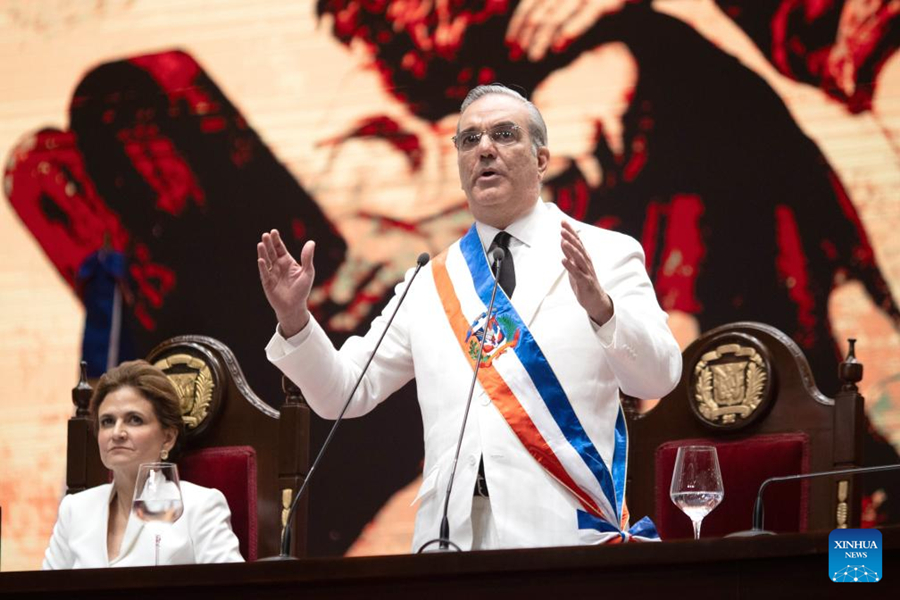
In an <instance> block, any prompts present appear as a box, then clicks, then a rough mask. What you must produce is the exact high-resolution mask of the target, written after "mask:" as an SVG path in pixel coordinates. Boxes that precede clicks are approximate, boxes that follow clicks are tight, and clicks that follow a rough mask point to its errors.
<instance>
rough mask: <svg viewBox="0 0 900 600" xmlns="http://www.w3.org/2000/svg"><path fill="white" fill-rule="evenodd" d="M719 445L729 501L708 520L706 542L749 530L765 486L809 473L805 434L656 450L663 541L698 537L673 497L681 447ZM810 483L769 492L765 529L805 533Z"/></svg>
mask: <svg viewBox="0 0 900 600" xmlns="http://www.w3.org/2000/svg"><path fill="white" fill-rule="evenodd" d="M690 445H708V446H715V447H716V452H717V454H718V456H719V468H720V469H721V471H722V482H723V484H724V486H725V499H724V500H723V501H722V503H721V504H720V505H719V506H718V507H717V508H716V509H715V510H714V511H713V512H711V513H710V514H709V516H708V517H706V518H705V519H704V520H703V526H702V528H701V537H704V538H707V537H720V536H723V535H726V534H728V533H733V532H735V531H742V530H745V529H750V527H751V525H752V518H753V504H754V501H755V500H756V494H757V491H758V490H759V486H760V484H761V483H762V482H763V481H765V480H766V479H768V478H769V477H777V476H781V475H794V474H797V473H806V472H808V471H809V438H808V436H807V435H806V434H805V433H801V432H796V433H782V434H771V435H760V436H756V437H753V438H748V439H744V440H740V441H735V442H722V441H716V440H712V439H690V440H675V441H671V442H666V443H664V444H662V445H660V446H659V447H658V448H657V450H656V459H655V462H656V486H655V494H656V509H657V512H656V516H655V519H654V520H655V522H656V527H657V530H658V531H659V534H660V537H661V538H662V539H664V540H666V539H678V538H690V537H692V536H693V530H692V527H691V521H690V519H688V517H687V515H685V514H684V513H683V512H681V510H679V509H678V507H677V506H675V505H674V504H673V503H672V501H671V499H670V498H669V487H670V485H671V483H672V471H673V469H674V467H675V456H676V454H677V452H678V448H679V447H681V446H690ZM808 496H809V482H808V481H805V482H802V483H801V482H793V481H792V482H784V483H778V484H773V485H771V486H769V487H768V488H767V489H766V493H765V508H766V511H765V528H766V529H768V530H769V531H775V532H791V531H806V528H807V515H808V507H807V503H808V501H809V500H808Z"/></svg>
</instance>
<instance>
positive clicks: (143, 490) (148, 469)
mask: <svg viewBox="0 0 900 600" xmlns="http://www.w3.org/2000/svg"><path fill="white" fill-rule="evenodd" d="M132 512H134V514H135V516H136V517H137V518H138V519H140V520H142V521H144V522H146V523H147V524H152V525H153V526H155V527H157V528H160V527H162V526H164V525H171V524H172V523H174V522H175V521H177V520H178V518H179V517H181V514H182V513H183V512H184V502H183V501H182V499H181V486H180V484H179V482H178V465H176V464H174V463H168V462H155V463H144V464H142V465H141V466H140V467H138V475H137V481H135V484H134V504H133V509H132ZM155 538H156V560H155V564H156V566H159V542H160V540H161V539H162V530H161V529H157V530H156V536H155Z"/></svg>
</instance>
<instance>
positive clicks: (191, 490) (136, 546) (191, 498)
mask: <svg viewBox="0 0 900 600" xmlns="http://www.w3.org/2000/svg"><path fill="white" fill-rule="evenodd" d="M112 493H113V487H112V484H109V483H107V484H104V485H98V486H97V487H93V488H91V489H88V490H84V491H83V492H79V493H77V494H70V495H67V496H65V497H63V499H62V502H61V503H60V505H59V516H58V517H57V520H56V525H55V526H54V527H53V536H52V537H51V538H50V545H49V546H48V547H47V551H46V552H45V553H44V564H43V567H42V568H43V569H45V570H48V569H90V568H98V567H141V566H152V565H153V564H154V561H155V552H156V550H155V548H156V546H155V531H154V527H153V526H148V525H146V524H145V523H144V522H143V521H141V520H140V519H138V518H137V517H136V516H134V514H131V515H130V516H129V518H128V525H127V526H126V528H125V535H124V536H123V538H122V546H121V548H120V550H119V555H118V556H117V557H116V558H115V560H112V561H110V560H109V556H108V554H107V550H106V547H107V544H106V541H107V540H106V538H107V527H108V523H109V503H110V500H111V496H112ZM181 494H182V497H183V499H184V513H183V514H182V515H181V518H180V519H178V520H177V521H176V522H175V523H174V524H172V525H170V526H163V527H161V528H160V529H161V532H162V533H161V536H162V537H161V540H160V557H159V564H161V565H184V564H195V563H220V562H243V560H244V559H243V557H242V556H241V553H240V551H239V550H238V539H237V536H236V535H234V532H233V531H232V530H231V511H230V510H229V509H228V503H227V502H226V501H225V496H223V495H222V492H220V491H219V490H216V489H212V488H205V487H201V486H199V485H194V484H192V483H190V482H187V481H182V482H181Z"/></svg>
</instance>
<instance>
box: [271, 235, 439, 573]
mask: <svg viewBox="0 0 900 600" xmlns="http://www.w3.org/2000/svg"><path fill="white" fill-rule="evenodd" d="M429 260H431V257H430V256H429V255H428V253H427V252H423V253H422V254H420V255H419V256H418V258H416V270H415V271H414V272H413V274H412V277H410V278H409V283H407V284H406V288H404V290H403V293H402V294H401V295H400V300H398V301H397V306H395V307H394V312H392V313H391V317H390V318H389V319H388V322H387V325H385V326H384V331H382V332H381V336H380V337H379V338H378V341H377V342H376V343H375V347H374V348H372V353H371V354H370V355H369V360H368V361H366V364H365V365H364V366H363V368H362V371H360V372H359V377H357V378H356V383H355V384H354V385H353V389H352V390H350V394H349V395H348V396H347V401H346V402H344V407H343V408H342V409H341V412H340V414H339V415H338V417H337V419H335V421H334V425H332V427H331V431H329V432H328V437H326V438H325V442H324V443H323V444H322V448H321V449H320V450H319V454H318V455H316V459H315V460H314V461H313V464H312V467H310V469H309V473H307V474H306V479H304V480H303V485H301V486H300V491H298V492H297V496H296V497H295V498H294V501H293V502H292V503H291V508H290V510H289V511H288V516H287V519H286V520H285V526H284V530H283V531H282V532H281V554H279V555H278V556H270V557H267V558H262V559H260V560H261V561H277V560H297V558H295V557H294V556H291V527H292V526H293V524H294V515H295V514H296V512H297V505H298V504H299V502H300V498H302V497H303V492H305V491H306V488H307V487H308V486H309V481H310V480H311V479H312V476H313V473H315V472H316V467H317V466H319V462H320V461H321V460H322V457H323V456H325V451H326V450H327V449H328V445H329V444H330V443H331V439H332V438H333V437H334V434H335V432H336V431H337V428H338V425H340V424H341V421H342V420H343V418H344V413H346V412H347V409H348V408H350V401H351V400H353V396H354V394H356V390H357V388H359V384H360V383H362V379H363V376H364V375H365V374H366V371H368V370H369V365H370V364H372V360H373V359H374V358H375V353H376V352H378V347H379V346H381V341H382V340H383V339H384V336H385V335H387V332H388V329H390V328H391V323H393V322H394V317H396V316H397V312H398V311H399V310H400V305H401V304H403V300H404V299H405V298H406V294H407V292H409V288H410V287H411V286H412V282H413V281H414V280H415V278H416V275H418V274H419V271H420V270H421V269H422V267H424V266H425V265H427V264H428V261H429Z"/></svg>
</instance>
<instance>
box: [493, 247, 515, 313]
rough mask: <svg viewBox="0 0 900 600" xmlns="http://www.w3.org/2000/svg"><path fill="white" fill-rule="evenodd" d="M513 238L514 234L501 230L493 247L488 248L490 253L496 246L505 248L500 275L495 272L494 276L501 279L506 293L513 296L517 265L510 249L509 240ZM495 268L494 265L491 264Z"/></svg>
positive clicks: (501, 284)
mask: <svg viewBox="0 0 900 600" xmlns="http://www.w3.org/2000/svg"><path fill="white" fill-rule="evenodd" d="M510 239H512V236H511V235H509V234H508V233H506V232H505V231H501V232H499V233H498V234H497V235H495V236H494V241H493V242H491V247H490V248H488V254H490V252H491V250H493V249H494V248H503V254H504V256H503V262H501V263H500V275H499V276H498V275H497V274H496V273H494V276H496V277H497V279H499V280H500V287H501V288H503V291H504V292H506V295H507V296H508V297H510V298H512V295H513V292H514V291H515V289H516V266H515V265H514V264H513V257H512V252H510V251H509V240H510ZM491 268H492V269H493V268H494V266H493V265H491Z"/></svg>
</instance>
